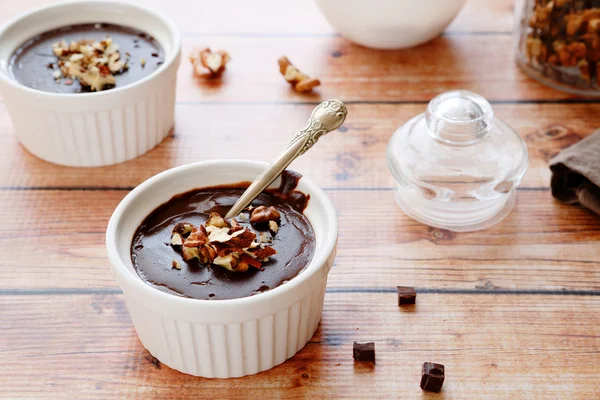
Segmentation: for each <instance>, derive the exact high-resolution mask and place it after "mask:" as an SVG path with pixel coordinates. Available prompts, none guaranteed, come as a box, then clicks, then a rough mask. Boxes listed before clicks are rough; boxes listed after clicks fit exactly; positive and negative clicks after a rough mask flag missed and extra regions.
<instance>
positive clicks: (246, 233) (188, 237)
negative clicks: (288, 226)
mask: <svg viewBox="0 0 600 400" xmlns="http://www.w3.org/2000/svg"><path fill="white" fill-rule="evenodd" d="M265 209H266V207H265ZM267 211H269V210H268V209H267ZM275 212H276V210H275ZM277 215H279V213H277ZM171 244H172V245H173V246H177V248H181V255H182V257H183V259H184V260H185V261H187V262H189V261H191V260H193V259H194V258H197V259H198V260H199V262H201V263H202V264H207V265H210V264H215V265H218V266H221V267H223V268H226V269H228V270H230V271H235V272H244V271H247V270H248V268H249V267H254V268H261V267H262V263H263V262H267V261H269V257H270V256H272V255H274V254H276V253H277V251H275V249H273V248H272V247H269V246H265V245H264V244H262V243H259V242H258V241H257V240H256V234H255V233H254V232H252V231H251V230H250V229H248V228H245V227H243V226H241V225H240V224H239V223H238V222H237V221H236V220H235V219H231V220H230V222H229V223H228V222H227V221H226V220H225V219H224V218H223V217H221V216H220V215H219V214H218V213H211V214H210V216H209V219H208V221H207V222H206V227H205V226H203V225H200V226H199V227H197V228H196V227H194V226H192V224H190V223H187V222H180V223H178V224H176V225H175V226H174V227H173V231H172V234H171ZM179 246H181V247H179ZM174 267H175V266H174Z"/></svg>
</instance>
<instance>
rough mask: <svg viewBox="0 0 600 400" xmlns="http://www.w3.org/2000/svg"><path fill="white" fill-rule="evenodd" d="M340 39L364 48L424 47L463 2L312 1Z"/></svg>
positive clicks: (441, 29) (445, 25) (447, 23)
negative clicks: (342, 38) (342, 37)
mask: <svg viewBox="0 0 600 400" xmlns="http://www.w3.org/2000/svg"><path fill="white" fill-rule="evenodd" d="M315 1H316V3H317V5H318V6H319V8H320V9H321V12H322V13H323V15H324V16H325V18H326V19H327V21H329V23H330V24H331V25H332V26H333V27H334V28H335V30H336V31H338V32H339V33H340V34H342V35H343V36H345V37H347V38H348V39H350V40H352V41H353V42H356V43H358V44H360V45H363V46H366V47H373V48H376V49H401V48H406V47H413V46H416V45H419V44H421V43H425V42H427V41H429V40H431V39H433V38H435V37H436V36H438V35H439V34H441V33H442V31H443V30H444V29H446V27H447V26H448V25H449V24H450V22H452V20H453V19H454V17H456V15H457V14H458V12H459V11H460V9H461V8H462V6H463V4H464V3H465V0H421V1H414V0H370V1H366V0H315Z"/></svg>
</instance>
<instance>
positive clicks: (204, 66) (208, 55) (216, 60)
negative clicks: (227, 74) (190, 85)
mask: <svg viewBox="0 0 600 400" xmlns="http://www.w3.org/2000/svg"><path fill="white" fill-rule="evenodd" d="M189 59H190V62H191V63H192V65H193V67H194V74H195V75H197V76H207V75H208V76H209V77H211V78H213V77H218V76H221V74H223V72H224V71H225V66H226V65H227V63H228V62H229V60H231V57H230V56H229V54H228V53H227V52H226V51H223V50H219V51H217V52H214V53H213V52H212V51H211V50H210V49H209V48H208V47H207V48H205V49H204V50H197V49H196V50H194V51H193V52H192V53H191V54H190V56H189ZM207 70H208V71H207Z"/></svg>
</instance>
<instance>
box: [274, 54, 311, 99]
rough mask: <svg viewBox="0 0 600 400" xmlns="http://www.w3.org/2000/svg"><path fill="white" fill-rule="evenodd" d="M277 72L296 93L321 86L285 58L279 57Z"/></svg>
mask: <svg viewBox="0 0 600 400" xmlns="http://www.w3.org/2000/svg"><path fill="white" fill-rule="evenodd" d="M277 61H278V62H279V72H281V75H283V78H284V79H285V80H286V81H288V82H289V83H290V84H291V85H292V87H293V88H294V90H295V91H297V92H310V91H312V89H313V88H314V87H316V86H319V85H320V84H321V81H319V80H318V79H316V78H311V77H310V76H308V75H306V74H304V73H302V72H300V70H299V69H298V68H296V67H295V66H294V65H293V64H292V63H291V61H290V60H289V59H288V58H287V57H286V56H281V57H279V60H277Z"/></svg>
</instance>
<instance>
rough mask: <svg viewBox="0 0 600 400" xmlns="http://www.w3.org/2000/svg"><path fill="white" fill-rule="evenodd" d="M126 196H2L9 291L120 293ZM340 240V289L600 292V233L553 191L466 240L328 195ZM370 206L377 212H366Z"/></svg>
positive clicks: (371, 202)
mask: <svg viewBox="0 0 600 400" xmlns="http://www.w3.org/2000/svg"><path fill="white" fill-rule="evenodd" d="M125 194H126V192H125V191H0V204H6V205H11V207H3V208H1V209H0V227H1V228H0V254H2V257H0V289H4V290H14V289H17V290H18V289H21V288H27V289H52V288H115V287H116V284H115V282H114V280H113V278H112V276H111V273H110V271H109V267H108V261H107V260H106V252H105V248H104V232H105V229H106V224H107V222H108V219H109V217H110V215H111V214H112V211H113V210H114V208H115V207H116V205H117V204H118V202H119V201H120V200H121V198H122V197H123V196H125ZM327 194H328V195H329V197H330V198H331V199H332V200H333V202H334V205H335V207H336V209H337V210H338V214H339V221H340V236H339V249H338V256H337V260H336V265H335V267H334V268H333V270H332V272H331V275H330V279H329V284H330V286H331V287H359V288H365V287H366V288H378V287H390V286H393V285H403V284H406V285H414V286H418V287H427V288H453V289H481V290H507V289H508V290H513V289H517V290H536V289H548V290H562V289H565V290H600V271H599V270H598V265H600V247H599V246H598V241H599V240H600V224H598V217H597V216H595V215H592V214H590V213H588V212H586V211H584V210H583V209H581V208H578V207H575V206H566V205H562V204H560V203H558V202H556V201H554V200H553V199H552V197H551V195H550V193H549V192H548V191H530V190H526V191H520V192H519V197H518V203H517V205H516V208H515V209H514V211H513V213H512V214H511V215H510V216H509V217H508V218H507V219H506V220H504V221H503V222H502V223H500V224H498V225H496V226H494V227H492V228H489V229H486V230H484V231H481V232H475V233H464V234H456V233H451V232H448V231H445V230H440V229H434V228H430V227H427V226H425V225H422V224H420V223H417V222H415V221H412V220H410V219H409V218H408V217H407V216H406V215H404V214H403V213H402V212H401V211H400V210H399V209H398V208H397V206H396V205H395V203H394V199H393V192H392V191H378V190H377V191H369V190H364V191H361V190H359V191H328V192H327ZM365 205H368V207H365Z"/></svg>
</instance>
